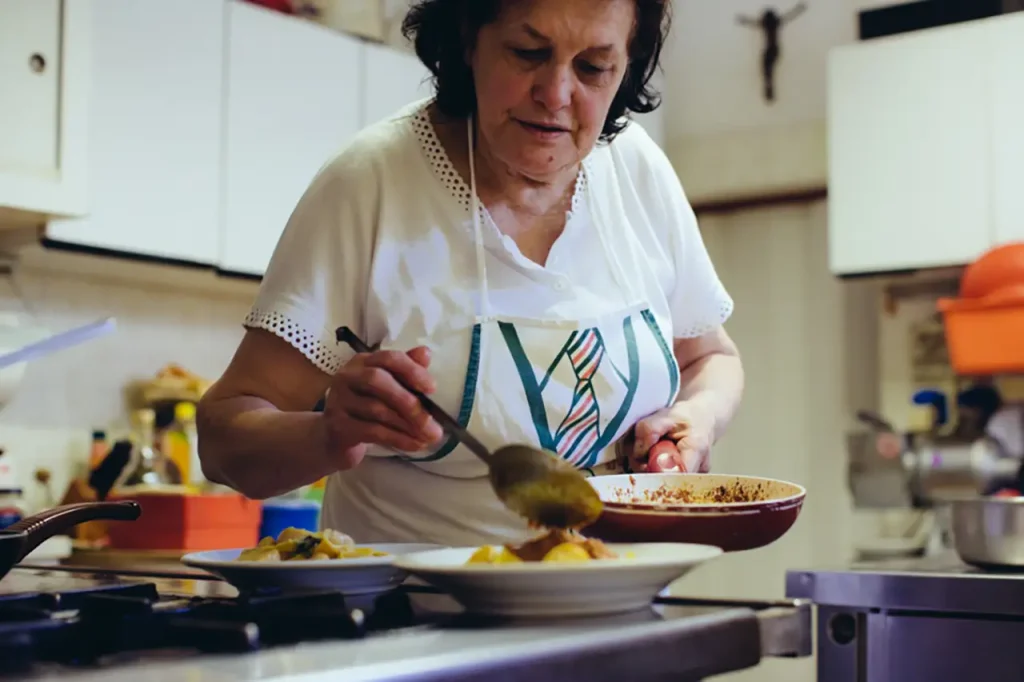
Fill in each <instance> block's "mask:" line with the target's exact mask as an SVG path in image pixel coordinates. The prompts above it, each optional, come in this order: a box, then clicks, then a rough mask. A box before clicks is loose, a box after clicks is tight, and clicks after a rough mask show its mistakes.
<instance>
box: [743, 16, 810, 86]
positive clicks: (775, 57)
mask: <svg viewBox="0 0 1024 682" xmlns="http://www.w3.org/2000/svg"><path fill="white" fill-rule="evenodd" d="M806 9H807V5H806V3H804V2H800V3H799V4H797V6H796V7H794V8H792V9H791V10H789V11H788V12H783V13H782V14H779V13H778V12H777V11H775V10H774V9H772V8H770V7H769V8H766V9H765V10H764V11H763V12H762V13H761V16H760V17H758V18H756V19H755V18H751V17H745V16H742V15H740V16H739V17H737V18H736V21H738V22H739V23H740V25H742V26H750V27H753V28H757V29H760V31H761V33H762V34H763V35H764V52H762V53H761V77H762V79H763V81H764V99H765V101H766V102H774V101H775V66H776V64H778V62H779V57H780V56H782V50H781V49H780V47H779V30H780V29H781V28H782V27H783V26H785V25H786V24H788V23H789V22H791V21H793V20H794V19H796V18H797V17H798V16H800V15H801V14H803V13H804V10H806Z"/></svg>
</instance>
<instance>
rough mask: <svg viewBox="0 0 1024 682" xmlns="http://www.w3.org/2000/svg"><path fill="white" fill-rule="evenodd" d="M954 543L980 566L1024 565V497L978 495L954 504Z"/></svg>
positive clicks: (1005, 566) (1001, 567) (966, 560)
mask: <svg viewBox="0 0 1024 682" xmlns="http://www.w3.org/2000/svg"><path fill="white" fill-rule="evenodd" d="M951 511H952V517H953V519H952V521H953V546H954V547H955V548H956V552H957V554H959V555H960V558H961V559H963V560H964V561H965V562H967V563H969V564H972V565H974V566H978V567H979V568H991V569H1024V497H978V498H969V499H962V500H955V501H954V502H953V504H952V509H951Z"/></svg>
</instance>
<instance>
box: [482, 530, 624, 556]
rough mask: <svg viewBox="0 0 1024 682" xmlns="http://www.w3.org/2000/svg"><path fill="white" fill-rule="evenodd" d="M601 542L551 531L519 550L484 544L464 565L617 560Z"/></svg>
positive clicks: (574, 534) (567, 531)
mask: <svg viewBox="0 0 1024 682" xmlns="http://www.w3.org/2000/svg"><path fill="white" fill-rule="evenodd" d="M618 558H619V555H618V554H616V553H615V552H613V551H612V550H610V549H609V548H608V546H607V545H605V544H604V543H603V542H601V541H600V540H597V539H594V538H587V537H584V536H582V535H580V534H579V533H577V532H575V531H569V530H562V529H558V530H551V531H549V532H548V533H546V534H544V535H542V536H541V537H539V538H537V539H535V540H530V541H529V542H527V543H525V544H522V545H520V546H518V547H513V546H511V545H505V546H503V547H495V546H492V545H484V546H483V547H481V548H480V549H478V550H476V551H475V552H473V555H472V556H471V557H470V558H469V561H467V562H466V563H467V564H518V563H537V562H549V563H551V562H557V563H566V562H575V561H594V560H603V559H618Z"/></svg>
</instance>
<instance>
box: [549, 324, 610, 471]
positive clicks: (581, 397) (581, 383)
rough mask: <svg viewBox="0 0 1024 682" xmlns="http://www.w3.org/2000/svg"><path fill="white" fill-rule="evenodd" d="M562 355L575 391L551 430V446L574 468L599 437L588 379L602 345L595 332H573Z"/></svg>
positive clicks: (600, 357)
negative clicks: (552, 434)
mask: <svg viewBox="0 0 1024 682" xmlns="http://www.w3.org/2000/svg"><path fill="white" fill-rule="evenodd" d="M566 355H567V357H568V358H569V362H570V363H571V364H572V369H573V371H574V372H575V373H576V388H575V390H574V391H573V397H572V405H571V406H570V408H569V411H568V413H567V414H566V415H565V418H564V419H563V420H562V423H561V424H560V425H559V426H558V429H557V430H556V431H555V447H556V450H557V452H558V454H559V455H560V456H561V457H562V458H564V459H566V460H568V461H570V462H572V463H573V464H577V465H578V464H581V463H582V462H581V460H582V459H583V457H585V456H586V455H587V453H589V451H590V449H591V448H592V447H593V445H594V443H595V442H596V441H597V440H598V438H600V436H601V409H600V407H599V406H598V403H597V396H596V395H595V394H594V384H593V382H592V381H591V380H592V378H593V376H594V373H595V372H596V371H597V369H598V367H599V366H600V365H601V360H603V359H604V343H603V342H602V341H601V336H600V335H599V334H598V333H597V330H596V329H593V328H591V329H585V330H583V331H582V332H580V331H575V332H573V333H572V336H570V337H569V343H568V348H567V351H566Z"/></svg>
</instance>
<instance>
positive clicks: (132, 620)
mask: <svg viewBox="0 0 1024 682" xmlns="http://www.w3.org/2000/svg"><path fill="white" fill-rule="evenodd" d="M369 603H370V604H372V605H371V606H368V608H367V609H366V610H365V611H364V610H363V609H359V608H352V607H351V606H350V604H348V603H347V601H346V598H345V596H344V595H342V594H341V593H338V592H332V591H329V590H327V591H309V592H298V593H296V592H288V593H282V592H259V593H251V594H243V595H241V596H239V597H236V598H233V599H232V598H207V597H176V596H173V595H161V594H160V593H159V592H158V591H157V587H156V585H154V584H151V583H142V584H136V585H120V586H110V587H99V588H97V589H95V590H92V591H82V592H73V593H57V594H48V593H40V594H26V595H15V596H7V597H5V598H4V599H2V600H0V675H7V674H11V673H20V672H25V671H26V670H27V669H30V668H31V667H32V666H33V665H34V664H36V663H42V662H45V663H58V664H61V665H74V666H81V665H97V664H99V663H100V662H102V661H104V660H107V659H110V658H112V657H114V658H121V657H123V656H130V655H131V654H132V653H133V652H135V653H140V652H153V651H161V650H165V651H166V650H186V651H191V652H195V653H242V652H247V651H254V650H256V649H261V648H266V647H273V646H279V645H284V644H295V643H299V642H309V641H317V640H325V639H354V638H359V637H363V636H365V634H366V633H367V632H368V631H372V630H385V629H393V628H399V627H407V626H410V625H413V624H414V620H415V615H414V612H413V609H412V606H411V602H410V600H409V597H408V595H407V594H405V593H404V592H402V591H396V592H391V593H388V594H385V595H383V596H378V597H376V598H375V599H373V598H371V599H370V600H369Z"/></svg>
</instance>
